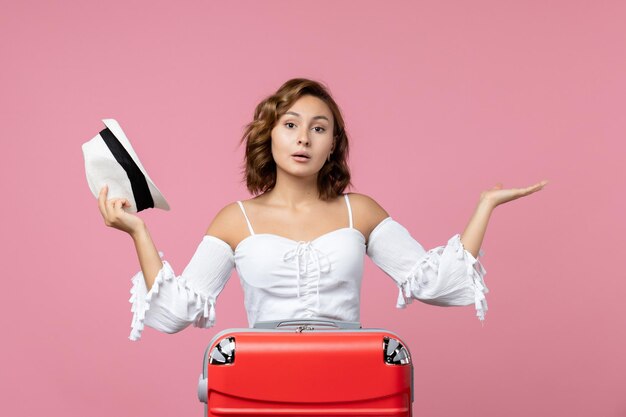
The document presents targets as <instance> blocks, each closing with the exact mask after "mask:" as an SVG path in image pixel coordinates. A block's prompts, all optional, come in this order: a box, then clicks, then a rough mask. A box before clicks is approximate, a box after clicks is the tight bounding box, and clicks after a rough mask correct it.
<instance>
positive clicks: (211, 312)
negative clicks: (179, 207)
mask: <svg viewBox="0 0 626 417" xmlns="http://www.w3.org/2000/svg"><path fill="white" fill-rule="evenodd" d="M106 194H107V190H106V188H104V189H103V190H101V192H100V196H99V202H98V203H99V207H100V211H101V212H102V216H103V218H104V220H105V224H106V225H107V226H109V227H114V228H116V229H119V230H122V231H124V232H126V233H128V234H129V235H131V237H132V239H133V242H134V243H135V248H136V250H137V256H138V258H139V262H140V265H141V271H140V272H138V273H137V274H136V275H135V276H134V277H133V278H132V288H131V294H132V296H131V298H130V302H131V304H132V308H131V311H132V312H133V318H132V323H131V328H132V330H131V334H130V339H131V340H139V338H140V337H141V333H142V331H143V328H144V325H146V326H150V327H152V328H154V329H156V330H159V331H161V332H166V333H175V332H178V331H180V330H182V329H184V328H185V327H187V326H189V325H190V324H192V323H193V325H194V326H196V327H202V328H208V327H211V326H213V324H214V321H215V302H216V300H217V296H218V295H219V294H220V292H221V291H222V289H223V288H224V285H225V284H226V282H227V281H228V279H229V277H230V275H231V272H232V269H233V267H234V254H233V249H232V247H231V246H230V243H227V242H226V241H225V240H223V238H222V236H221V234H223V233H220V230H228V229H232V227H229V226H230V225H232V223H230V221H228V220H230V219H229V218H228V217H229V216H224V215H223V213H222V212H227V213H228V212H232V210H222V212H220V214H218V215H217V216H216V219H215V220H214V221H213V223H214V224H213V225H212V227H210V228H209V229H210V230H212V229H214V230H215V232H216V233H213V234H210V233H207V235H205V236H204V237H203V239H202V240H201V242H200V244H199V245H198V248H197V249H196V252H195V253H194V255H193V257H192V258H191V260H190V261H189V264H188V265H187V267H186V268H185V269H184V271H183V273H182V274H181V275H180V276H176V275H175V273H174V271H173V269H172V267H171V266H170V265H169V263H168V262H167V261H161V258H160V256H159V252H158V251H157V249H156V247H155V246H154V243H153V242H152V239H151V238H150V234H149V232H148V229H147V227H146V226H145V224H144V222H143V220H141V218H139V217H138V216H136V215H133V214H130V213H126V212H125V211H124V207H129V206H130V203H129V202H128V200H125V199H110V200H107V199H106ZM224 220H226V221H224Z"/></svg>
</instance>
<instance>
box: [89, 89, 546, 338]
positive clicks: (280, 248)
mask: <svg viewBox="0 0 626 417" xmlns="http://www.w3.org/2000/svg"><path fill="white" fill-rule="evenodd" d="M242 141H243V142H245V143H246V155H245V179H246V183H247V187H248V190H249V191H250V192H251V193H252V194H253V195H255V197H253V198H251V199H249V200H245V201H243V202H242V201H237V202H235V203H232V204H229V205H227V206H226V207H224V208H223V209H222V210H221V211H220V212H219V213H218V214H217V216H216V217H215V219H214V220H213V222H212V223H211V224H210V226H209V228H208V230H207V232H206V235H205V236H204V237H203V239H202V241H201V242H200V244H199V246H198V248H197V250H196V252H195V254H194V255H193V257H192V258H191V261H190V262H189V264H188V265H187V267H186V268H185V270H184V271H183V273H182V275H181V276H180V277H178V278H177V277H176V275H175V273H174V272H173V271H172V269H171V267H170V266H169V264H168V263H167V262H166V261H162V260H161V259H160V257H159V254H158V251H157V249H156V247H155V245H154V243H153V241H152V239H151V238H150V234H149V232H148V228H147V226H146V225H145V223H144V222H143V221H142V219H141V218H140V217H138V216H136V215H133V214H130V213H127V212H126V211H125V210H124V208H125V207H128V206H129V204H130V203H129V202H128V200H125V199H108V200H107V188H106V187H104V188H103V189H102V190H101V192H100V196H99V199H98V204H99V208H100V211H101V213H102V216H103V218H104V221H105V224H106V225H107V226H110V227H114V228H116V229H119V230H122V231H124V232H126V233H128V234H129V235H130V236H131V237H132V239H133V242H134V244H135V248H136V250H137V255H138V258H139V263H140V265H141V272H139V273H138V274H137V275H136V276H135V277H134V278H133V288H132V290H131V293H132V297H131V303H132V312H133V313H134V314H133V320H132V331H131V335H130V339H131V340H138V339H139V338H140V336H141V332H142V330H143V328H144V325H148V326H150V327H153V328H155V329H157V330H160V331H164V332H167V333H173V332H177V331H180V330H182V329H183V328H185V327H187V326H188V325H189V324H191V323H193V324H194V325H195V326H197V327H204V328H207V327H210V326H212V325H213V324H214V320H215V301H216V299H217V297H218V295H219V293H220V292H221V291H222V289H223V288H224V285H225V284H226V282H227V280H228V278H229V277H230V275H231V273H232V269H233V268H234V267H236V269H237V272H238V274H239V276H240V277H241V282H242V286H243V289H244V297H245V306H246V311H247V315H248V321H249V325H250V326H253V325H254V323H256V322H257V321H269V320H282V319H294V318H296V319H297V318H322V319H331V320H339V321H359V317H360V315H359V294H360V285H361V278H362V274H363V260H364V255H365V254H367V255H368V256H370V257H371V259H372V260H373V261H374V263H375V264H376V265H378V266H379V267H380V268H381V269H382V270H383V271H384V272H385V273H387V274H388V275H389V276H390V277H391V278H393V279H394V281H395V282H396V284H397V285H398V288H399V296H398V303H397V306H398V307H404V306H405V304H406V303H409V302H411V301H412V299H413V298H415V299H419V300H421V301H423V302H426V303H430V304H435V305H442V306H451V305H470V304H474V305H475V307H476V311H477V313H476V314H477V315H478V317H479V318H480V319H481V320H482V319H483V318H484V314H485V312H486V310H487V303H486V300H485V296H484V293H486V292H487V288H486V287H485V286H484V282H483V276H484V273H485V271H484V269H483V268H482V266H481V265H480V263H479V262H478V261H477V257H478V253H479V249H480V246H481V244H482V240H483V236H484V234H485V229H486V227H487V223H488V221H489V217H490V215H491V212H492V210H493V209H494V208H495V207H497V206H498V205H500V204H502V203H505V202H508V201H511V200H515V199H517V198H520V197H523V196H526V195H529V194H531V193H534V192H536V191H538V190H540V189H541V188H543V186H544V185H545V184H546V181H543V182H541V183H538V184H535V185H533V186H531V187H528V188H523V189H502V187H501V186H500V185H497V186H495V187H494V188H492V189H490V190H488V191H484V192H483V193H482V194H481V195H480V199H479V203H478V206H477V208H476V211H475V212H474V214H473V215H472V217H471V219H470V221H469V223H468V224H467V227H466V228H465V231H464V232H463V234H462V235H458V234H457V235H455V236H453V237H452V238H450V239H449V241H448V242H447V244H446V245H443V246H440V247H437V248H434V249H432V250H430V251H428V252H426V251H425V250H424V249H423V247H422V246H421V245H420V244H419V243H418V242H417V241H415V239H413V238H412V237H411V235H410V234H409V232H408V231H407V230H406V229H405V228H404V227H403V226H401V225H400V224H399V223H397V222H396V221H395V220H393V219H392V218H391V217H390V216H389V214H388V213H387V212H386V211H385V210H384V209H383V208H382V207H381V206H380V205H379V204H378V203H377V202H376V201H374V200H373V199H372V198H370V197H368V196H367V195H364V194H357V193H344V191H345V189H346V188H347V187H348V186H349V185H350V171H349V168H348V165H347V156H348V136H347V134H346V131H345V125H344V121H343V118H342V116H341V112H340V110H339V107H338V106H337V104H336V103H335V101H334V100H333V98H332V97H331V96H330V94H329V92H328V91H327V89H326V88H325V87H324V86H322V85H321V84H319V83H317V82H315V81H311V80H307V79H292V80H289V81H287V82H286V83H285V84H283V85H282V86H281V87H280V88H279V89H278V91H277V92H276V93H275V94H273V95H272V96H270V97H268V98H266V99H265V100H263V101H262V102H261V103H260V104H259V105H258V106H257V108H256V111H255V113H254V120H253V121H252V122H251V123H250V124H249V125H248V126H247V128H246V130H245V133H244V136H243V138H242Z"/></svg>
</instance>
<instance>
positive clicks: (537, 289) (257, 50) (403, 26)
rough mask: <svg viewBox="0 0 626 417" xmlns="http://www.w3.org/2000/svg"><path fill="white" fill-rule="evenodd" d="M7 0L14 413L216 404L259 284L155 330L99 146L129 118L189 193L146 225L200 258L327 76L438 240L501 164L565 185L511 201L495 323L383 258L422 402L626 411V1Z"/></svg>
mask: <svg viewBox="0 0 626 417" xmlns="http://www.w3.org/2000/svg"><path fill="white" fill-rule="evenodd" d="M2 3H3V4H2V13H1V14H0V44H1V48H2V65H0V83H1V90H0V91H1V93H0V102H1V107H0V114H1V115H2V123H1V124H0V129H1V130H0V132H1V138H2V145H3V148H4V150H5V152H3V156H4V158H3V163H2V164H1V165H0V170H1V173H2V198H3V199H4V204H2V219H3V230H2V235H1V238H0V239H1V242H2V252H1V253H2V259H3V262H2V267H3V268H4V270H5V273H4V274H3V276H4V279H3V281H4V284H3V289H2V291H0V297H1V301H2V302H1V304H0V306H1V307H0V308H2V314H1V317H2V318H1V320H2V336H1V337H2V342H1V343H0V361H1V369H2V371H1V374H2V384H3V387H1V388H2V389H0V397H1V398H0V404H2V409H3V410H2V415H7V416H9V415H11V416H35V415H44V414H45V415H49V416H66V417H67V416H94V417H99V416H111V415H115V416H153V417H157V416H173V415H178V416H193V415H198V416H199V415H202V407H201V405H200V403H199V402H198V401H197V400H196V381H197V377H198V374H199V373H200V370H201V360H202V354H203V351H204V348H205V345H206V343H207V342H208V341H209V340H210V339H211V337H212V336H213V335H214V334H215V333H216V332H218V331H219V330H221V329H224V328H229V327H242V326H245V325H246V324H247V323H246V319H245V311H244V308H243V298H242V292H241V288H240V285H239V283H238V279H237V276H236V274H233V277H232V278H231V280H230V282H229V283H228V285H227V287H226V289H225V290H224V292H223V293H222V295H221V296H220V298H219V300H218V306H217V326H216V327H215V328H213V329H209V330H206V331H201V330H197V329H188V330H185V331H184V332H182V333H179V334H177V335H173V336H170V335H163V334H159V333H157V332H155V331H152V330H151V329H148V330H147V331H146V332H145V334H144V339H143V340H142V341H141V342H139V343H133V342H130V341H129V340H128V339H127V336H128V333H129V323H130V317H131V316H130V312H129V308H130V305H129V304H128V302H127V300H128V298H129V293H128V291H129V279H130V277H131V276H132V275H133V274H134V273H135V272H136V271H137V270H138V263H137V260H136V257H135V253H134V250H133V246H132V243H131V241H130V239H129V238H128V237H127V236H125V235H123V234H122V233H120V232H117V231H115V230H112V229H107V228H105V226H104V225H103V222H102V219H101V217H100V213H99V212H98V210H97V205H96V200H95V199H94V198H93V197H92V196H91V194H90V193H89V190H88V188H87V182H86V180H85V175H84V169H83V159H82V153H81V149H80V145H81V144H82V143H83V142H84V141H86V140H88V139H90V138H91V137H92V136H93V135H95V134H96V133H97V132H98V131H99V130H100V129H101V127H102V124H101V122H100V119H101V118H106V117H112V118H116V119H117V120H118V121H119V122H120V123H121V124H122V126H123V127H124V129H125V131H126V133H127V134H128V136H129V137H130V138H131V140H132V142H133V145H134V146H135V149H136V150H137V152H138V153H139V154H140V155H141V158H142V162H143V164H144V165H145V166H146V167H147V169H148V171H149V172H150V175H151V177H152V178H153V179H154V180H155V181H156V183H157V184H158V186H159V188H160V189H161V190H162V191H163V193H164V194H165V196H166V197H167V198H168V200H169V202H170V203H171V206H172V211H171V212H162V211H155V210H151V211H148V212H144V213H145V214H144V218H145V219H146V221H147V223H148V224H149V226H150V228H151V229H150V230H151V232H152V235H153V237H154V239H155V241H156V243H157V246H158V247H159V249H160V250H161V251H163V252H164V253H165V256H166V258H167V259H168V260H170V262H171V263H172V264H173V266H174V267H175V268H176V270H177V271H178V272H180V271H182V268H183V267H184V266H185V265H186V263H187V261H188V260H189V258H190V256H191V255H192V253H193V251H194V250H195V247H196V245H197V244H198V243H199V241H200V238H201V237H202V235H203V233H204V231H205V230H206V227H207V226H208V224H209V222H210V221H211V219H212V218H213V216H214V215H215V214H216V212H217V211H218V210H219V209H220V208H221V207H222V206H224V205H225V204H227V203H229V202H232V201H234V200H236V199H242V198H247V193H246V191H245V188H244V187H243V185H242V184H241V182H240V176H239V169H240V163H241V158H242V153H243V149H242V148H241V147H238V146H237V143H238V139H239V137H240V135H241V133H242V128H243V126H244V125H245V124H246V123H247V122H248V121H249V120H250V118H251V116H252V112H253V109H254V106H255V105H256V103H257V102H258V101H259V100H260V99H262V98H263V97H265V96H266V95H267V94H269V93H271V92H273V91H274V90H275V89H276V88H278V86H280V84H281V83H282V82H284V81H285V80H287V79H288V78H291V77H297V76H303V77H311V78H314V79H318V80H322V81H324V82H326V83H327V84H328V85H329V86H330V88H331V90H332V92H333V93H334V95H335V97H336V99H337V101H338V102H339V103H340V105H341V106H342V108H343V111H344V113H345V117H346V120H347V123H348V129H349V133H350V134H351V138H352V150H353V152H352V155H351V166H352V169H353V174H354V184H355V188H354V191H357V192H363V193H366V194H369V195H371V196H373V197H374V198H375V199H377V200H378V201H379V202H380V203H381V204H382V205H383V207H385V208H386V209H387V211H389V212H390V213H391V215H392V216H393V217H395V218H396V219H397V220H398V221H400V222H401V223H402V224H404V225H405V226H406V227H407V228H408V229H409V230H410V231H411V233H412V234H413V236H415V237H416V238H417V239H418V240H419V241H420V242H421V243H422V244H423V245H424V246H426V247H433V246H437V245H440V244H443V243H445V241H446V240H447V239H448V238H449V237H450V236H452V235H453V234H454V233H458V232H461V231H462V230H463V227H464V226H465V224H466V222H467V220H468V219H469V216H470V214H471V213H472V211H473V209H474V206H475V204H476V202H477V200H478V196H479V194H480V192H481V191H482V190H483V189H486V188H489V187H491V186H493V185H494V184H495V183H496V182H498V181H502V182H503V183H504V185H505V186H524V185H528V184H531V183H534V182H536V181H539V180H541V179H544V178H546V179H549V180H550V181H551V182H550V184H549V185H548V186H547V187H546V188H545V189H544V190H543V191H542V192H540V193H539V194H536V195H533V196H532V197H529V198H527V199H523V200H518V201H514V202H512V203H509V204H507V205H505V206H501V207H499V208H498V209H497V210H496V212H495V213H494V215H493V217H492V220H491V224H490V226H489V229H488V232H487V236H486V240H485V244H484V246H483V249H484V251H485V253H486V255H485V257H484V258H483V262H484V265H485V267H486V269H487V271H488V274H487V277H486V282H487V285H488V286H489V288H490V290H491V293H490V294H489V297H488V300H489V307H490V310H489V313H488V315H487V320H486V323H485V325H484V326H481V325H480V323H479V322H478V321H477V319H476V318H475V317H474V311H473V310H472V308H471V307H467V308H447V309H446V308H438V307H432V306H428V305H425V304H421V303H413V304H412V305H410V306H409V308H408V309H406V310H396V309H395V302H396V297H397V288H396V287H395V286H394V285H393V282H392V281H391V280H390V279H389V278H388V277H387V276H385V275H384V274H383V273H382V272H381V271H380V270H378V269H377V268H376V267H375V266H374V265H373V264H372V263H371V261H370V260H369V259H368V260H367V261H366V262H367V264H366V275H365V278H364V286H363V293H362V294H363V308H362V322H363V324H364V325H365V326H368V327H384V328H388V329H390V330H393V331H396V332H397V333H399V334H400V335H402V336H403V337H404V339H405V340H406V341H407V343H408V344H409V346H410V348H411V349H412V352H413V357H414V361H415V364H416V368H415V375H416V378H415V381H416V386H415V389H416V393H415V398H416V402H415V406H414V407H415V411H416V415H419V416H452V415H461V414H463V415H466V416H482V417H490V416H503V415H506V416H509V417H515V416H527V415H535V416H549V415H550V416H551V415H556V416H561V415H563V416H565V415H567V416H572V417H573V416H592V415H593V416H626V399H624V398H625V397H624V395H623V394H624V387H625V386H626V357H625V355H624V352H625V350H626V335H625V329H626V326H625V325H626V319H625V317H626V315H625V308H624V293H625V291H626V274H625V273H624V266H623V262H622V261H623V259H624V254H625V252H624V249H623V248H624V243H625V238H624V236H625V235H626V221H624V213H625V209H626V204H625V198H624V196H623V192H624V189H625V186H626V174H625V169H624V163H625V162H626V158H625V157H624V155H625V151H626V146H625V145H624V140H625V136H624V133H625V131H626V129H625V124H626V118H625V117H624V97H626V78H625V77H624V74H626V49H625V48H624V45H625V42H626V29H625V26H624V24H623V22H624V21H625V20H626V6H625V3H624V2H621V1H603V2H595V3H593V2H588V1H571V0H569V1H553V2H545V1H518V2H502V1H497V0H494V1H473V2H466V1H429V2H425V1H420V2H409V1H403V2H388V3H383V2H364V1H352V2H348V1H344V2H335V1H317V2H314V3H310V2H292V1H280V2H257V1H248V2H242V1H233V2H217V1H215V2H210V1H188V2H172V1H160V0H159V1H155V0H152V1H107V2H85V1H62V2H61V1H47V2H44V1H32V0H29V1H21V2H8V1H3V2H2ZM383 4H385V5H384V6H383ZM7 150H8V152H7Z"/></svg>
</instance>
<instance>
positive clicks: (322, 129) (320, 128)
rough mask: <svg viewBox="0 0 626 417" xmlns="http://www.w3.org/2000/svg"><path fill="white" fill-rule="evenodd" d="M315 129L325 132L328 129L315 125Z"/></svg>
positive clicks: (318, 131)
mask: <svg viewBox="0 0 626 417" xmlns="http://www.w3.org/2000/svg"><path fill="white" fill-rule="evenodd" d="M313 129H316V130H315V131H316V132H317V133H324V132H326V129H324V128H323V127H321V126H315V127H314V128H313Z"/></svg>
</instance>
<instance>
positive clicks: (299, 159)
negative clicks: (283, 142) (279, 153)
mask: <svg viewBox="0 0 626 417" xmlns="http://www.w3.org/2000/svg"><path fill="white" fill-rule="evenodd" d="M291 157H292V158H293V159H294V160H296V161H298V162H308V161H309V159H311V158H307V157H306V156H300V155H292V156H291Z"/></svg>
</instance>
